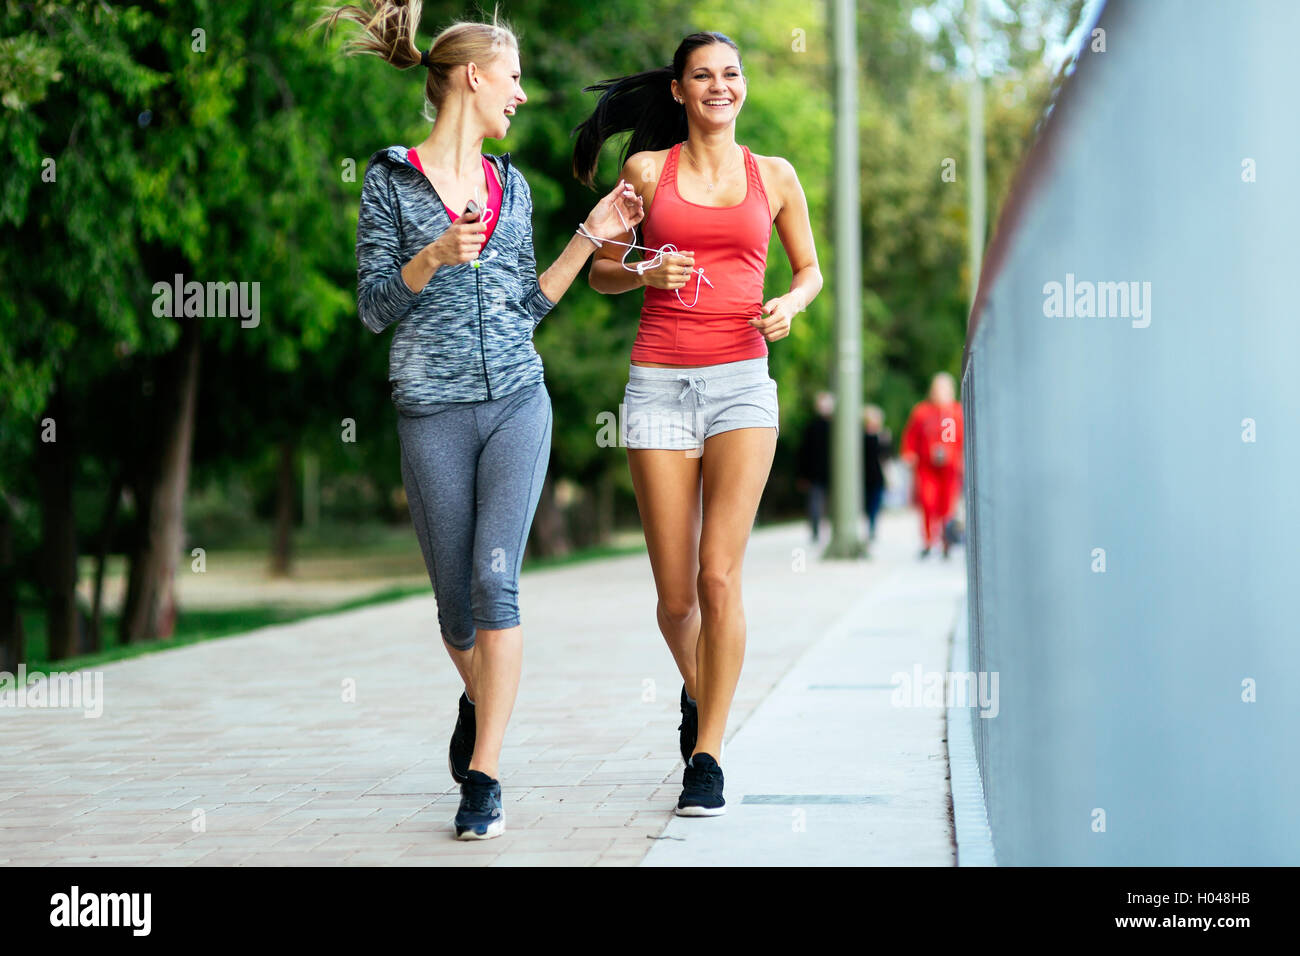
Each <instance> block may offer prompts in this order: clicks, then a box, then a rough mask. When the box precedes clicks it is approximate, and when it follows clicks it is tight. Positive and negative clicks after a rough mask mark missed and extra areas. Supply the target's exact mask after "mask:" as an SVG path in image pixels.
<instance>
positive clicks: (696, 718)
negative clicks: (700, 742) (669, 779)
mask: <svg viewBox="0 0 1300 956" xmlns="http://www.w3.org/2000/svg"><path fill="white" fill-rule="evenodd" d="M677 729H678V730H679V731H681V734H680V736H679V738H678V743H679V744H680V745H681V748H682V763H684V764H686V765H687V766H688V767H689V766H690V764H691V751H693V750H694V749H695V738H696V737H698V736H699V733H700V708H699V707H698V706H697V705H695V704H693V703H691V702H690V700H688V699H687V697H686V685H685V684H683V685H682V722H681V723H680V724H678V725H677Z"/></svg>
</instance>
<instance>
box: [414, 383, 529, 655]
mask: <svg viewBox="0 0 1300 956" xmlns="http://www.w3.org/2000/svg"><path fill="white" fill-rule="evenodd" d="M397 436H398V438H399V439H400V441H401V445H402V483H403V484H404V485H405V487H406V500H407V502H408V503H409V505H410V508H411V520H412V522H413V523H414V524H415V532H416V534H417V535H418V536H419V538H420V550H421V552H422V553H423V554H424V565H425V567H426V568H428V570H429V581H430V583H432V584H433V593H434V598H435V600H436V601H437V602H438V626H439V628H440V629H441V631H442V639H443V640H444V641H446V642H447V643H448V644H450V645H451V646H452V647H455V648H457V649H459V650H468V649H469V648H471V647H473V646H474V635H475V628H482V629H485V630H500V629H503V628H507V627H516V626H517V625H518V624H519V569H520V566H521V565H522V564H523V561H524V545H525V544H526V543H527V541H528V529H529V528H530V527H531V526H532V523H533V514H534V513H535V512H536V510H537V501H538V499H539V498H540V497H541V494H542V481H543V480H544V479H545V477H546V466H547V463H548V462H549V460H550V453H551V396H550V394H549V393H548V392H547V391H546V384H545V383H544V382H538V383H537V384H536V385H529V386H526V387H524V388H521V389H519V390H518V391H516V392H512V393H511V394H509V395H505V396H502V397H501V398H494V399H490V400H488V401H484V402H444V403H441V404H436V405H422V406H420V408H419V409H418V410H416V411H407V412H403V411H400V410H399V412H398V416H397Z"/></svg>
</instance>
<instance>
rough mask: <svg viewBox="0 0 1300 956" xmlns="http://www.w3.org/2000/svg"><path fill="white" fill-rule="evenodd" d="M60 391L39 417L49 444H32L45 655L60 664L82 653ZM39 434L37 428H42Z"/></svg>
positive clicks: (67, 429)
mask: <svg viewBox="0 0 1300 956" xmlns="http://www.w3.org/2000/svg"><path fill="white" fill-rule="evenodd" d="M65 410H66V409H65V403H64V399H63V391H62V388H58V387H56V390H55V393H54V395H53V397H52V398H51V399H50V404H49V406H48V408H47V409H46V411H45V414H44V415H43V416H41V418H42V421H44V420H45V419H46V418H48V419H51V420H53V422H54V434H53V440H52V441H45V440H44V435H43V434H42V437H41V438H40V439H38V440H37V442H36V469H37V474H38V476H39V479H40V500H41V548H40V577H41V586H42V589H43V590H44V592H45V631H46V635H47V641H48V644H47V650H46V654H47V656H48V657H49V659H50V660H56V661H57V660H63V659H64V658H67V657H72V656H73V655H75V654H79V653H82V652H83V651H84V650H85V647H84V645H83V640H84V628H83V626H82V625H83V620H82V615H81V611H80V609H79V608H78V607H77V519H76V514H75V513H74V508H73V472H74V469H75V465H76V452H75V451H74V449H73V447H72V441H73V437H72V425H71V422H70V421H69V416H67V415H66V414H64V412H65ZM42 429H43V426H42Z"/></svg>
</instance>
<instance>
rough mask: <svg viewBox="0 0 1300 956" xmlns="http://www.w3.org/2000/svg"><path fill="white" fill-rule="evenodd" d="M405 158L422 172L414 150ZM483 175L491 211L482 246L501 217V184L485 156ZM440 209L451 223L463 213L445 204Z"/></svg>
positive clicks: (409, 151)
mask: <svg viewBox="0 0 1300 956" xmlns="http://www.w3.org/2000/svg"><path fill="white" fill-rule="evenodd" d="M406 158H407V159H409V160H410V161H411V165H412V166H414V167H415V168H416V169H418V170H419V171H420V172H424V167H423V166H421V165H420V154H419V153H417V152H416V151H415V150H414V149H408V150H407V151H406ZM483 175H484V176H486V177H487V184H488V196H487V207H488V208H489V209H491V210H492V216H491V218H490V219H488V221H487V235H486V236H484V237H483V244H484V245H487V241H488V240H489V239H491V238H492V231H493V230H494V229H496V227H497V218H498V217H499V216H500V215H501V184H500V183H499V182H497V174H496V170H495V169H493V167H492V161H491V160H490V159H488V158H487V157H486V156H484V157H483ZM442 208H444V209H446V210H447V215H448V216H450V217H451V221H452V222H455V221H456V220H457V219H459V218H460V214H461V213H462V212H464V210H463V209H462V210H460V211H457V210H455V209H452V208H450V207H449V206H448V205H447V204H446V203H443V204H442ZM480 215H481V214H480Z"/></svg>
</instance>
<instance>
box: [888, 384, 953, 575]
mask: <svg viewBox="0 0 1300 956" xmlns="http://www.w3.org/2000/svg"><path fill="white" fill-rule="evenodd" d="M962 440H963V431H962V411H961V403H959V402H958V401H957V399H956V385H955V383H954V382H953V378H952V376H951V375H949V374H948V373H947V372H940V373H939V374H937V375H936V376H935V377H934V379H933V380H932V381H931V382H930V393H929V395H928V396H927V397H926V398H925V399H924V400H923V401H921V402H918V403H917V404H916V406H915V407H914V408H913V409H912V413H911V415H910V416H909V417H908V420H907V427H906V428H904V429H903V441H902V457H903V460H904V461H906V462H907V463H908V464H909V465H911V467H912V469H913V471H914V474H915V478H914V481H913V483H912V489H913V490H912V496H913V501H914V502H915V503H916V505H917V506H918V507H919V508H920V509H921V539H922V550H921V557H923V558H924V557H927V556H928V555H929V554H930V550H931V549H932V548H933V547H934V546H935V545H936V544H941V545H942V547H943V556H944V557H945V558H946V557H948V552H949V548H950V546H951V541H950V538H949V536H948V535H945V534H944V528H945V525H946V524H947V523H948V520H949V519H950V518H951V516H952V513H953V509H954V508H955V506H956V504H957V498H958V495H959V494H960V492H961V480H962V467H963V463H962Z"/></svg>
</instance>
